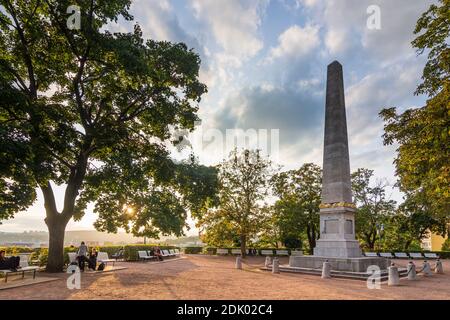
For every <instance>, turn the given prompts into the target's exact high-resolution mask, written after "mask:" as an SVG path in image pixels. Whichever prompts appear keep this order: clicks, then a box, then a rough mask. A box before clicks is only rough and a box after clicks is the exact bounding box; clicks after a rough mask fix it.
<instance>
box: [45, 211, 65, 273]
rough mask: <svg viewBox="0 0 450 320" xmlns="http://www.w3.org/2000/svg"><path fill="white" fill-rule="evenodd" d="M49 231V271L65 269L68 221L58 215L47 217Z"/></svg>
mask: <svg viewBox="0 0 450 320" xmlns="http://www.w3.org/2000/svg"><path fill="white" fill-rule="evenodd" d="M45 222H46V224H47V227H48V233H49V243H48V261H47V267H46V271H47V272H62V271H63V269H64V234H65V231H66V226H67V222H66V221H64V219H62V218H60V217H58V218H53V219H51V220H47V219H46V221H45Z"/></svg>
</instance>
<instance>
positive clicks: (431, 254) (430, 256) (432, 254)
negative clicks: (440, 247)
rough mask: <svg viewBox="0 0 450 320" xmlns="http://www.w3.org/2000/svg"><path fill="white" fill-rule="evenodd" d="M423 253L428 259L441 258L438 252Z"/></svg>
mask: <svg viewBox="0 0 450 320" xmlns="http://www.w3.org/2000/svg"><path fill="white" fill-rule="evenodd" d="M423 255H424V256H425V258H427V259H439V256H438V255H437V254H436V253H433V252H425V253H424V254H423Z"/></svg>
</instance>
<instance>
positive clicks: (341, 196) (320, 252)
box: [314, 61, 361, 258]
mask: <svg viewBox="0 0 450 320" xmlns="http://www.w3.org/2000/svg"><path fill="white" fill-rule="evenodd" d="M355 211H356V209H355V205H354V204H353V203H352V190H351V182H350V160H349V152H348V137H347V119H346V112H345V96H344V78H343V71H342V65H341V64H340V63H339V62H337V61H334V62H333V63H331V64H330V65H329V66H328V72H327V91H326V103H325V139H324V153H323V178H322V205H321V208H320V239H319V240H318V241H317V245H316V248H315V249H314V256H319V257H337V258H356V257H361V249H360V247H359V243H358V241H356V240H355V218H354V214H355Z"/></svg>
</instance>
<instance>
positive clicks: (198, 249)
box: [184, 247, 203, 254]
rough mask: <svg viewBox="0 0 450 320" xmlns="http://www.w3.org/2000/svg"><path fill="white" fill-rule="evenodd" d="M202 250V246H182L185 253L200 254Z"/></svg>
mask: <svg viewBox="0 0 450 320" xmlns="http://www.w3.org/2000/svg"><path fill="white" fill-rule="evenodd" d="M202 251H203V247H186V248H184V253H185V254H200V253H202Z"/></svg>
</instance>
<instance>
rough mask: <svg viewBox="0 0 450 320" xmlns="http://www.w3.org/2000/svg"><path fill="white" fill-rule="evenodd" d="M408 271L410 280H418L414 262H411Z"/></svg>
mask: <svg viewBox="0 0 450 320" xmlns="http://www.w3.org/2000/svg"><path fill="white" fill-rule="evenodd" d="M406 270H408V280H417V273H416V265H415V264H414V262H412V261H410V262H409V263H408V266H407V269H406Z"/></svg>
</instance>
